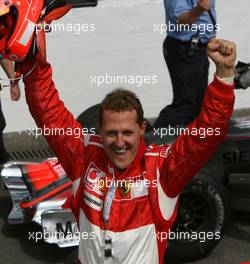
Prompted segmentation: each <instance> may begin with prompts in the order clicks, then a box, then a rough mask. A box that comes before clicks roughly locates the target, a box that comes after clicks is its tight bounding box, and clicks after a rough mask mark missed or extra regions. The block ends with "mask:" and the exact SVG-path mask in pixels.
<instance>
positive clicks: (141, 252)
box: [23, 61, 234, 264]
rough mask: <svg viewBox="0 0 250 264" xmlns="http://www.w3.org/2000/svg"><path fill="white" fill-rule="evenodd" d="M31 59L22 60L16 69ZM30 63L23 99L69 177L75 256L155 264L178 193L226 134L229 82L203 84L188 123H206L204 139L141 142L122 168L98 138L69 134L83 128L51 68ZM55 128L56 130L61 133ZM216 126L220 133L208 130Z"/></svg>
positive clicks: (89, 261)
mask: <svg viewBox="0 0 250 264" xmlns="http://www.w3.org/2000/svg"><path fill="white" fill-rule="evenodd" d="M33 63H35V62H34V61H33V62H32V63H31V62H26V63H25V64H24V69H23V71H24V72H28V70H29V69H30V68H31V67H32V65H34V64H33ZM37 63H38V65H37V66H36V67H35V69H34V71H33V72H32V73H31V74H30V75H29V76H28V77H27V78H25V79H24V83H25V90H26V100H27V103H28V105H29V109H30V112H31V114H32V116H33V117H34V119H35V121H36V123H37V125H38V127H40V128H42V129H44V128H46V129H47V130H48V129H51V134H50V135H48V133H46V134H47V136H46V138H47V141H48V143H49V145H50V147H51V148H52V149H53V151H54V153H55V155H56V156H57V157H58V159H59V161H60V162H61V164H62V166H63V168H64V169H65V171H66V173H67V175H68V176H69V177H70V178H71V180H72V181H73V192H72V193H73V195H72V199H71V208H72V211H73V212H74V215H75V217H76V220H77V222H78V226H79V231H80V244H79V260H80V262H81V263H82V264H96V263H98V264H99V263H122V264H131V263H133V264H158V263H159V264H162V263H163V257H164V252H165V248H166V243H167V234H168V232H169V230H170V228H171V225H172V223H173V221H174V219H175V216H176V203H177V199H178V195H179V194H180V192H181V191H182V190H183V188H184V187H185V185H186V184H187V183H188V182H189V181H190V179H191V178H192V177H193V176H194V175H195V174H196V173H197V172H198V171H199V170H200V169H201V167H202V166H204V164H206V162H207V161H208V160H209V159H210V158H211V156H212V155H213V153H214V151H215V150H216V148H217V147H218V145H219V144H220V142H221V141H222V140H223V138H224V136H225V134H226V131H227V125H228V121H229V119H230V117H231V114H232V109H233V103H234V92H233V85H226V84H225V83H223V82H221V81H220V80H218V79H217V78H216V77H215V79H214V81H213V82H212V83H211V84H210V85H209V87H208V89H207V92H206V95H205V99H204V103H203V106H202V110H201V113H200V115H199V117H198V118H197V119H196V120H195V121H194V122H193V123H192V124H190V125H189V127H188V128H189V129H190V131H191V130H192V131H194V130H195V129H196V131H197V130H198V129H200V128H205V129H208V128H209V130H208V131H210V132H209V133H207V135H206V136H205V137H204V138H203V137H201V136H200V135H199V133H197V134H195V133H192V135H182V136H179V137H178V138H177V139H176V142H175V143H174V144H173V145H161V146H157V145H154V144H152V145H150V146H145V145H144V142H143V140H141V144H140V147H139V150H138V153H137V155H136V157H135V159H134V161H133V162H132V164H131V165H130V166H129V167H128V168H127V169H126V170H125V171H123V172H121V171H119V169H117V168H116V167H115V166H114V165H113V164H112V163H111V162H110V161H109V159H108V157H107V156H106V153H105V152H104V150H103V146H102V144H101V141H100V137H99V136H97V135H92V136H89V135H83V136H82V137H78V136H76V135H74V131H79V130H81V129H82V127H81V125H80V124H79V123H78V122H77V121H76V120H75V118H74V117H73V115H72V114H71V113H70V112H69V111H68V110H67V108H66V107H65V106H64V104H63V102H62V101H61V100H60V99H59V96H58V92H57V90H56V88H55V85H54V82H53V81H52V68H51V66H50V65H49V64H48V63H43V64H42V63H40V64H39V62H37ZM85 96H87V95H85ZM55 129H61V130H60V131H61V132H60V135H58V134H56V133H55ZM62 129H63V130H64V131H65V133H62ZM215 129H217V131H220V133H219V134H218V133H217V134H216V135H215V133H211V131H212V130H213V131H214V130H215ZM69 130H71V131H72V133H69ZM58 131H59V130H58ZM82 234H84V235H82Z"/></svg>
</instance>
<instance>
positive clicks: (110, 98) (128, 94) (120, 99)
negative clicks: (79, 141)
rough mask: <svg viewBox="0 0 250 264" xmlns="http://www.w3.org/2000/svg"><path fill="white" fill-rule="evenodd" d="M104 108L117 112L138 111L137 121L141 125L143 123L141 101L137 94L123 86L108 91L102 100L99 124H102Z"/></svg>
mask: <svg viewBox="0 0 250 264" xmlns="http://www.w3.org/2000/svg"><path fill="white" fill-rule="evenodd" d="M104 110H110V111H115V112H124V111H132V110H135V111H136V113H137V117H136V122H137V123H138V124H139V125H142V124H143V121H144V111H143V108H142V105H141V102H140V100H139V98H138V97H137V95H136V94H135V93H134V92H132V91H129V90H126V89H123V88H117V89H115V90H113V91H112V92H110V93H108V94H107V95H106V96H105V98H104V99H103V100H102V103H101V106H100V109H99V126H100V127H101V125H102V113H103V111H104Z"/></svg>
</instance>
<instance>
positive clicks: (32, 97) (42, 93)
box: [22, 59, 84, 181]
mask: <svg viewBox="0 0 250 264" xmlns="http://www.w3.org/2000/svg"><path fill="white" fill-rule="evenodd" d="M34 65H36V66H35V68H34V70H33V71H32V72H31V73H30V74H29V75H28V76H27V77H26V78H24V84H25V95H26V101H27V104H28V106H29V110H30V113H31V115H32V116H33V118H34V119H35V122H36V124H37V126H38V127H39V128H40V129H41V131H42V132H43V135H44V136H45V137H46V139H47V141H48V143H49V145H50V147H51V149H52V150H53V151H54V153H55V155H56V156H57V158H58V160H59V161H60V163H61V164H62V166H63V168H64V169H65V171H66V173H67V175H68V176H69V177H70V178H71V180H72V181H76V180H78V179H79V177H80V176H81V169H82V165H83V154H84V153H83V152H84V144H83V141H84V140H83V137H79V136H77V137H76V136H75V135H74V131H82V127H81V125H80V124H79V123H78V122H77V121H76V120H75V118H74V117H73V115H72V114H71V113H70V112H69V111H68V109H67V108H66V107H65V105H64V103H63V102H62V101H61V100H60V99H59V95H58V91H57V90H56V87H55V84H54V82H53V80H52V68H51V66H50V64H49V63H47V62H46V63H39V61H36V60H35V59H32V60H31V61H26V62H24V64H23V67H22V71H23V74H27V73H28V72H29V71H30V69H31V68H32V67H34Z"/></svg>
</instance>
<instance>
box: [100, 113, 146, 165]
mask: <svg viewBox="0 0 250 264" xmlns="http://www.w3.org/2000/svg"><path fill="white" fill-rule="evenodd" d="M136 120H137V113H136V110H131V111H130V110H127V111H122V112H117V111H112V110H104V111H103V112H102V123H101V127H100V135H101V137H102V143H103V147H104V151H105V152H106V153H107V155H108V157H109V159H110V161H111V162H112V163H113V164H114V165H115V166H116V167H117V168H119V169H126V168H127V167H128V166H129V165H130V164H131V163H132V161H133V160H134V158H135V156H136V153H137V151H138V149H139V145H140V140H141V137H143V135H144V132H145V127H146V123H145V122H143V124H142V125H139V124H138V123H137V122H136Z"/></svg>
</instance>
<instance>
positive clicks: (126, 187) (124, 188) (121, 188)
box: [119, 181, 131, 196]
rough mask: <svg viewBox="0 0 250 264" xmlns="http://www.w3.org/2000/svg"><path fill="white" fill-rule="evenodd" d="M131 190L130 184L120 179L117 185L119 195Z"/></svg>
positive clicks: (124, 194)
mask: <svg viewBox="0 0 250 264" xmlns="http://www.w3.org/2000/svg"><path fill="white" fill-rule="evenodd" d="M130 191H131V184H130V182H127V181H122V182H121V184H120V186H119V192H120V194H121V196H126V195H127V194H128V193H129V192H130Z"/></svg>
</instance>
